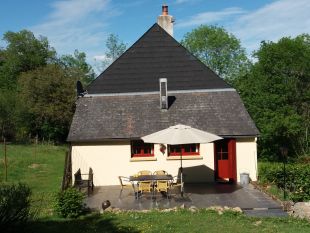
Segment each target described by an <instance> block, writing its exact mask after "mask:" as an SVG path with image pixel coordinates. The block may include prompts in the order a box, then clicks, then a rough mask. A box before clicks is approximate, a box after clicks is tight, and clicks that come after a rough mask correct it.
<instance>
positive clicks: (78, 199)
mask: <svg viewBox="0 0 310 233" xmlns="http://www.w3.org/2000/svg"><path fill="white" fill-rule="evenodd" d="M83 199H84V195H83V194H82V193H80V192H79V191H78V190H76V189H75V188H68V189H66V190H65V191H63V192H59V193H58V194H57V196H56V203H55V210H56V213H57V214H58V215H59V216H61V217H64V218H76V217H78V216H80V215H81V214H82V213H83V211H84V204H83Z"/></svg>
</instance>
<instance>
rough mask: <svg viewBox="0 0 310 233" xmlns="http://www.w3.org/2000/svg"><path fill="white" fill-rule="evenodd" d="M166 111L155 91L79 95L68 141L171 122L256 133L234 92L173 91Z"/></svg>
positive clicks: (146, 130) (223, 132) (119, 135)
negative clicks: (161, 107)
mask: <svg viewBox="0 0 310 233" xmlns="http://www.w3.org/2000/svg"><path fill="white" fill-rule="evenodd" d="M172 99H174V101H173V103H172V105H171V106H170V108H169V109H168V110H167V111H163V110H161V109H160V107H159V94H148V95H127V96H97V97H84V98H79V99H78V101H77V108H76V112H75V114H74V117H73V121H72V124H71V129H70V133H69V136H68V141H72V142H83V141H84V142H85V141H101V140H105V139H125V138H127V139H128V138H140V137H142V136H145V135H147V134H150V133H153V132H156V131H159V130H162V129H164V128H167V127H168V126H171V125H175V124H185V125H190V126H192V127H195V128H198V129H201V130H205V131H208V132H210V133H214V134H217V135H220V136H227V137H229V136H233V137H238V136H257V135H258V134H259V132H258V130H257V128H256V126H255V124H254V123H253V121H252V120H251V117H250V116H249V114H248V112H247V111H246V109H245V107H244V106H243V104H242V101H241V99H240V97H239V95H238V93H237V92H236V91H220V92H193V93H177V94H175V95H174V96H172Z"/></svg>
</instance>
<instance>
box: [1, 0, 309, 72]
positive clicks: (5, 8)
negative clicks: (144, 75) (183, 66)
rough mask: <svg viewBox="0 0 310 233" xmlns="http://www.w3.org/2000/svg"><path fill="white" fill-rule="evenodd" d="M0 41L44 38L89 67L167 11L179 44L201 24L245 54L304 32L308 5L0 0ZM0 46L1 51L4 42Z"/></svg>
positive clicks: (265, 0)
mask: <svg viewBox="0 0 310 233" xmlns="http://www.w3.org/2000/svg"><path fill="white" fill-rule="evenodd" d="M0 3H1V4H0V36H1V38H2V37H3V34H4V33H5V32H7V31H14V32H17V31H19V30H22V29H27V30H30V31H32V32H33V33H34V34H35V35H36V36H39V35H42V36H46V37H47V38H48V40H49V42H50V45H51V46H52V47H54V48H55V49H56V51H57V53H58V54H59V55H63V54H73V52H74V50H75V49H78V50H79V51H81V52H85V53H86V55H87V61H88V62H89V63H90V64H92V65H93V66H96V64H97V65H98V63H100V59H102V58H103V57H104V54H105V42H106V38H107V36H108V35H109V34H111V33H114V34H116V35H118V36H119V38H120V39H121V40H122V41H123V42H124V43H125V44H126V45H127V47H129V46H131V45H132V44H133V43H134V42H135V41H136V40H138V39H139V38H140V37H141V36H142V35H143V34H144V33H145V32H146V31H147V30H148V29H149V28H150V27H151V26H152V25H153V24H154V23H156V21H157V16H158V15H160V14H161V6H162V4H167V5H168V6H169V14H170V15H172V16H173V17H174V19H175V25H174V38H175V39H176V40H178V41H180V40H181V39H182V38H183V36H184V35H185V34H186V33H187V32H190V31H192V30H193V29H194V28H196V27H198V26H200V25H202V24H208V25H216V26H221V27H224V28H225V29H226V30H227V31H228V32H230V33H232V34H234V35H235V36H236V37H237V38H238V39H240V41H241V44H242V46H243V47H245V48H246V51H247V52H248V54H249V55H250V54H251V53H252V52H253V51H255V50H257V49H258V48H259V45H260V42H261V41H263V40H265V41H277V40H278V39H280V38H281V37H284V36H290V37H295V36H297V35H299V34H302V33H310V0H165V1H161V0H0ZM0 46H1V47H5V43H4V41H0Z"/></svg>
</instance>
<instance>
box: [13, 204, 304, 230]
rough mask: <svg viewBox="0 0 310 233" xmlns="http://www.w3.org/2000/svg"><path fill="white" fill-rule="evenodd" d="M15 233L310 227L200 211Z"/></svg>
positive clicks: (50, 224)
mask: <svg viewBox="0 0 310 233" xmlns="http://www.w3.org/2000/svg"><path fill="white" fill-rule="evenodd" d="M15 232H33V233H36V232H45V233H49V232H63V233H67V232H68V233H79V232H124V233H125V232H168V233H169V232H299V233H302V232H305V233H306V232H307V233H308V232H310V223H309V222H307V221H306V220H296V219H293V218H282V219H281V218H250V217H246V216H245V215H243V214H238V213H232V212H224V213H223V214H222V215H219V214H218V213H217V212H215V211H210V210H200V211H198V212H196V213H192V212H190V211H189V210H179V211H176V212H168V213H167V212H158V211H152V212H149V213H141V212H123V213H118V214H114V213H104V214H102V215H99V214H97V215H90V216H86V217H83V218H79V219H76V220H63V219H62V220H59V219H51V218H49V219H46V220H44V219H42V220H39V221H36V222H32V223H28V224H27V225H26V226H23V227H21V228H19V229H15Z"/></svg>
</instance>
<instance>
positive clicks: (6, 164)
mask: <svg viewBox="0 0 310 233" xmlns="http://www.w3.org/2000/svg"><path fill="white" fill-rule="evenodd" d="M3 145H4V170H5V172H4V174H5V179H4V180H5V182H7V181H8V161H7V156H6V140H5V138H3Z"/></svg>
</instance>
